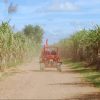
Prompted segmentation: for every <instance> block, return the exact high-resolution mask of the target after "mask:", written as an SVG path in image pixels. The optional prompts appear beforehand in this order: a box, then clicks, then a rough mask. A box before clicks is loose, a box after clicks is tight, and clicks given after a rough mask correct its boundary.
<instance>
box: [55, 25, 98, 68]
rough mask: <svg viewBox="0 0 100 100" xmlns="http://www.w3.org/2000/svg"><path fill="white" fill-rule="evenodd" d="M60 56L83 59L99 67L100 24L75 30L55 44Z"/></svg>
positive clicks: (76, 59)
mask: <svg viewBox="0 0 100 100" xmlns="http://www.w3.org/2000/svg"><path fill="white" fill-rule="evenodd" d="M56 45H58V46H59V48H60V53H61V56H62V57H63V58H64V59H71V60H72V61H85V62H87V63H88V64H89V65H94V64H95V65H97V68H99V69H100V26H98V25H97V26H95V28H94V29H90V30H85V29H83V30H81V31H78V32H75V33H74V34H73V35H71V36H70V37H69V38H66V39H63V40H61V41H60V42H59V43H58V44H56Z"/></svg>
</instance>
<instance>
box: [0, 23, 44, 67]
mask: <svg viewBox="0 0 100 100" xmlns="http://www.w3.org/2000/svg"><path fill="white" fill-rule="evenodd" d="M42 36H43V29H42V28H41V27H40V26H32V25H27V26H25V27H24V29H23V30H22V31H20V32H14V31H13V29H12V27H11V26H10V25H9V23H7V22H2V24H1V25H0V69H4V68H5V67H10V66H14V65H17V64H19V63H22V62H24V61H27V60H29V59H31V58H32V57H33V56H34V54H35V53H36V52H38V49H39V47H40V45H41V42H42Z"/></svg>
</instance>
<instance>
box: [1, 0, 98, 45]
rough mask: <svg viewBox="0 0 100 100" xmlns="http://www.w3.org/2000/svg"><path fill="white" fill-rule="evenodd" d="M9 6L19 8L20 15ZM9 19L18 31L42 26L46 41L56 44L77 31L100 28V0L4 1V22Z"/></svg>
mask: <svg viewBox="0 0 100 100" xmlns="http://www.w3.org/2000/svg"><path fill="white" fill-rule="evenodd" d="M4 1H9V2H8V3H4ZM9 3H13V4H15V5H16V4H17V5H18V6H17V12H16V13H13V14H10V15H9V14H8V13H7V7H6V6H7V5H9ZM9 18H11V21H10V24H11V25H12V26H13V25H15V27H16V30H18V31H19V30H22V29H23V28H24V26H25V25H28V24H32V25H40V26H41V27H42V28H43V29H44V39H43V41H45V40H46V39H48V40H49V43H50V44H53V43H56V42H58V41H59V40H60V39H63V38H65V37H69V36H70V35H71V34H73V33H74V32H75V31H79V30H81V29H83V28H86V29H90V28H92V27H94V25H95V24H98V25H99V24H100V0H0V22H2V21H7V20H8V19H9Z"/></svg>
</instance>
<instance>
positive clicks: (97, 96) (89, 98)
mask: <svg viewBox="0 0 100 100" xmlns="http://www.w3.org/2000/svg"><path fill="white" fill-rule="evenodd" d="M65 100H67V99H65ZM69 100H100V92H97V93H91V94H84V95H79V96H77V97H73V98H71V99H69Z"/></svg>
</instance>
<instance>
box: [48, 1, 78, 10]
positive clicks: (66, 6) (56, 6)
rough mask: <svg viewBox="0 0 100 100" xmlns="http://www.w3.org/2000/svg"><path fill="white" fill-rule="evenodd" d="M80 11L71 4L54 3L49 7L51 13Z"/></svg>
mask: <svg viewBox="0 0 100 100" xmlns="http://www.w3.org/2000/svg"><path fill="white" fill-rule="evenodd" d="M78 9H79V8H78V6H77V5H75V4H74V3H71V2H54V3H53V4H52V5H51V6H49V10H50V11H77V10H78Z"/></svg>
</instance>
